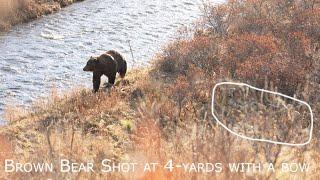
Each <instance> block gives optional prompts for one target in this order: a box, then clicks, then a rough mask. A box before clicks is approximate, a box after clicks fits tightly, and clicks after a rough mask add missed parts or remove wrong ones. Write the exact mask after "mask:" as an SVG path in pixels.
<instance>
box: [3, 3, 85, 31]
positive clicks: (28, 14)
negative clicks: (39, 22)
mask: <svg viewBox="0 0 320 180" xmlns="http://www.w3.org/2000/svg"><path fill="white" fill-rule="evenodd" d="M76 1H82V0H0V31H7V30H9V29H10V28H11V27H12V26H13V25H16V24H19V23H24V22H29V21H31V20H34V19H37V18H39V17H41V16H42V15H46V14H51V13H53V12H56V11H58V10H59V9H61V8H62V7H65V6H67V5H69V4H72V3H73V2H76Z"/></svg>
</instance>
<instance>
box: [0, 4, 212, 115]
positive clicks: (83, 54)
mask: <svg viewBox="0 0 320 180" xmlns="http://www.w3.org/2000/svg"><path fill="white" fill-rule="evenodd" d="M215 2H218V1H215ZM201 5H202V1H201V0H86V1H84V2H81V3H76V4H73V5H71V6H69V7H66V8H65V9H62V10H61V11H59V12H58V13H55V14H53V15H49V16H46V17H43V18H41V19H39V20H36V21H33V22H31V23H27V24H22V25H18V26H15V27H14V28H13V29H12V30H11V31H10V32H8V33H5V34H3V35H1V36H0V117H1V113H2V112H3V110H4V108H5V107H6V105H9V104H15V105H22V106H25V107H27V106H28V105H30V103H31V102H32V101H33V100H34V99H36V98H39V97H40V96H46V95H48V93H49V92H50V91H51V90H52V88H53V87H55V88H56V89H58V90H67V89H68V88H72V87H75V86H83V87H88V88H91V76H92V75H91V73H85V72H83V71H82V68H83V66H84V65H85V63H86V61H87V59H88V58H89V57H90V56H95V55H100V54H101V53H103V52H105V51H106V50H109V49H115V50H118V51H119V52H121V53H122V54H123V55H124V56H125V57H126V59H127V61H128V64H129V68H130V67H131V68H132V67H133V66H145V65H147V64H148V63H149V61H150V59H151V58H152V56H153V55H154V54H155V53H156V52H157V51H159V49H160V48H161V47H162V46H163V45H164V44H165V43H167V42H168V41H169V40H171V39H173V38H174V35H175V33H176V31H177V29H178V28H179V27H181V26H182V25H188V24H190V23H192V22H194V21H195V20H197V19H198V18H199V17H200V15H201V10H200V7H201ZM129 41H130V44H131V46H132V49H133V54H134V60H135V62H134V61H133V59H132V57H131V53H130V48H129ZM0 119H1V118H0Z"/></svg>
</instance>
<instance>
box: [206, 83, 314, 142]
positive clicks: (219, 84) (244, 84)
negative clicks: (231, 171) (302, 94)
mask: <svg viewBox="0 0 320 180" xmlns="http://www.w3.org/2000/svg"><path fill="white" fill-rule="evenodd" d="M221 85H237V86H246V87H249V88H251V89H254V90H257V91H262V92H266V93H270V94H275V95H279V96H283V97H285V98H288V99H291V100H294V101H298V102H300V103H302V104H304V105H306V106H307V107H308V109H309V111H310V115H311V125H310V135H309V139H308V141H307V142H305V143H300V144H295V143H285V142H280V141H272V140H268V139H257V138H251V137H247V136H244V135H241V134H238V133H236V132H233V131H232V130H231V129H229V128H228V127H227V126H225V125H224V124H223V123H222V122H221V121H220V120H219V119H218V117H217V116H216V115H215V114H214V95H215V90H216V89H217V87H218V86H221ZM211 107H212V108H211V110H212V112H211V113H212V116H213V117H214V119H215V120H216V121H217V122H218V123H219V124H220V125H221V126H222V127H223V128H225V129H226V130H227V131H228V132H230V133H231V134H233V135H235V136H238V137H240V138H243V139H247V140H251V141H258V142H267V143H272V144H278V145H287V146H305V145H307V144H309V143H310V142H311V139H312V133H313V113H312V109H311V106H310V105H309V104H308V103H307V102H305V101H302V100H299V99H296V98H293V97H290V96H288V95H285V94H282V93H278V92H274V91H269V90H265V89H260V88H257V87H254V86H251V85H249V84H246V83H235V82H220V83H217V84H216V85H215V86H214V88H213V90H212V104H211Z"/></svg>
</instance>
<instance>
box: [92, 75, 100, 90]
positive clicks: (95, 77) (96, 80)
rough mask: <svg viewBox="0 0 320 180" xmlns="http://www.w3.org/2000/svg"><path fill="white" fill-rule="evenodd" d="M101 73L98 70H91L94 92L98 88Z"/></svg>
mask: <svg viewBox="0 0 320 180" xmlns="http://www.w3.org/2000/svg"><path fill="white" fill-rule="evenodd" d="M101 76H102V74H101V73H99V72H93V80H92V81H93V92H94V93H96V92H98V90H99V87H100V82H101Z"/></svg>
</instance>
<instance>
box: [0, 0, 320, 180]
mask: <svg viewBox="0 0 320 180" xmlns="http://www.w3.org/2000/svg"><path fill="white" fill-rule="evenodd" d="M319 5H320V4H318V3H317V1H278V0H268V1H265V0H245V1H230V2H228V3H226V4H222V5H219V6H212V5H210V4H206V5H205V6H204V8H203V17H202V19H201V20H200V22H199V23H197V25H195V26H193V27H188V28H185V29H184V30H182V31H181V32H180V33H179V34H180V35H179V37H177V40H176V41H174V42H170V43H169V44H168V45H167V46H166V47H165V48H164V49H163V50H162V51H161V52H159V54H158V55H157V56H156V58H155V59H153V62H154V64H153V65H152V66H150V67H147V68H146V69H141V70H130V72H129V74H128V75H127V77H126V81H123V82H118V83H117V85H116V86H115V87H113V88H112V89H109V90H107V91H104V90H102V91H101V92H99V93H97V94H92V93H91V90H89V89H78V88H77V89H75V90H73V91H71V92H69V93H65V94H63V95H58V94H57V93H55V92H52V95H51V96H50V97H48V99H44V100H39V101H38V102H36V103H35V105H34V106H33V108H32V110H31V111H25V110H21V109H18V108H15V107H10V108H8V109H7V111H6V119H8V121H9V124H8V125H7V126H5V127H3V128H1V135H2V136H1V140H2V142H1V143H2V144H6V146H1V147H0V148H1V149H0V151H2V152H3V153H2V154H0V160H1V161H3V159H14V160H16V161H19V162H53V163H54V164H58V163H59V160H60V159H61V158H66V159H70V160H73V161H74V162H87V161H90V162H95V163H96V164H99V163H100V162H101V160H102V159H104V158H109V159H113V160H114V161H116V162H160V163H161V164H162V165H164V164H165V163H166V162H167V161H168V160H170V159H173V160H174V162H178V163H192V162H211V163H217V162H221V163H222V164H223V165H226V164H228V163H231V162H251V163H257V162H262V163H273V164H274V165H275V169H276V171H275V172H270V171H263V172H261V173H252V172H251V173H250V172H249V173H248V172H247V173H232V172H230V171H228V170H227V169H226V168H225V169H224V171H223V172H221V173H214V172H213V173H195V172H194V171H191V172H185V171H182V170H174V171H173V172H172V173H171V172H168V171H166V170H163V169H161V168H159V169H157V171H156V172H153V173H139V172H141V171H139V170H137V171H136V172H135V173H112V174H108V173H103V172H101V171H96V172H95V173H94V174H93V173H61V172H59V171H56V172H55V173H33V174H30V173H29V174H23V173H7V174H5V173H3V174H1V175H0V177H7V178H8V177H9V178H14V177H22V176H23V177H27V176H30V177H39V178H44V177H46V178H53V179H61V178H69V179H76V178H83V179H84V178H89V177H90V178H98V179H99V178H106V177H107V178H115V177H118V178H129V177H135V178H141V179H151V178H152V179H185V178H188V179H192V178H201V179H207V178H217V179H224V178H228V179H246V178H254V179H256V178H259V179H275V178H277V179H291V178H294V177H295V178H299V179H300V178H304V179H317V178H318V177H320V164H319V158H320V153H319V152H320V151H319V141H318V139H319V137H320V134H319V120H318V117H319V115H320V113H319V112H320V95H319V94H320V90H319V86H320V85H319V84H320V74H319V73H320V60H319V58H320V55H319V44H318V42H319V38H320V31H319V29H320V28H319V25H320V24H319V23H320V18H319V15H320V11H319V10H320V9H319V8H320V6H319ZM221 81H235V82H238V81H239V82H245V83H249V84H251V85H254V86H256V87H260V88H265V89H269V90H273V91H278V92H281V93H283V94H287V95H290V96H294V97H296V98H299V99H301V100H303V101H306V102H308V103H309V104H310V105H311V107H312V109H313V114H314V117H315V119H314V120H315V122H314V131H313V139H312V141H311V143H310V144H309V145H307V146H303V147H294V148H292V147H288V146H280V145H273V144H269V143H258V142H256V143H253V142H251V141H248V140H243V139H240V138H237V137H235V136H234V135H232V134H230V133H228V132H227V131H226V130H225V129H223V128H222V127H221V126H220V125H218V124H217V123H216V122H215V120H214V119H213V117H212V115H211V93H212V88H213V87H214V85H215V84H216V83H218V82H221ZM244 91H245V90H244V89H240V90H235V91H233V92H231V94H228V93H229V92H230V91H228V90H225V89H221V90H219V91H218V93H217V95H216V96H217V97H216V98H217V102H216V103H217V104H215V106H216V109H217V112H220V113H221V114H222V115H223V122H224V123H226V124H227V126H228V127H230V128H232V129H233V130H235V131H240V130H241V129H244V131H245V132H242V133H245V134H246V135H248V136H253V137H267V138H271V139H275V140H278V141H285V142H296V143H298V142H302V141H303V140H304V139H305V135H304V133H305V131H307V130H308V127H310V125H311V124H310V115H308V114H307V113H305V112H306V110H305V107H303V106H299V104H297V103H294V102H292V101H289V100H285V99H283V98H279V97H278V96H272V95H267V94H261V92H255V91H250V92H246V93H247V94H246V98H242V97H241V96H242V95H243V92H244ZM239 94H240V95H239ZM228 98H229V99H228ZM252 104H254V107H253V106H252V107H253V108H252V107H251V105H252ZM249 105H250V106H249ZM275 107H276V108H275ZM231 120H232V122H231ZM255 127H258V128H255ZM301 129H302V130H301ZM247 130H248V131H247ZM34 154H36V156H35V155H34ZM284 162H295V163H298V162H300V163H303V162H307V163H309V164H310V169H309V171H308V172H297V173H287V172H283V171H280V170H279V169H281V165H282V163H284ZM1 172H3V171H1Z"/></svg>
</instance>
